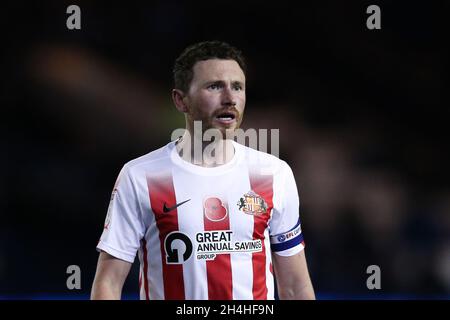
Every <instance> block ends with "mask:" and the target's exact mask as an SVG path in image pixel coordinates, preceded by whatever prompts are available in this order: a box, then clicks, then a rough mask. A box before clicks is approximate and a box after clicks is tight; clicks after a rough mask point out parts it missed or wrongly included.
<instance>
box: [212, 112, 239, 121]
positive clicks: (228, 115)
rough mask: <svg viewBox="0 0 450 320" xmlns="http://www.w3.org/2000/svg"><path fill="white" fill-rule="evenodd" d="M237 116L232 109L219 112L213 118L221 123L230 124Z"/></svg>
mask: <svg viewBox="0 0 450 320" xmlns="http://www.w3.org/2000/svg"><path fill="white" fill-rule="evenodd" d="M236 118H237V114H236V112H234V111H224V112H221V113H219V114H218V115H217V116H216V117H215V120H216V121H218V122H220V123H223V124H230V123H233V122H235V121H236Z"/></svg>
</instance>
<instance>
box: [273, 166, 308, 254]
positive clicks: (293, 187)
mask: <svg viewBox="0 0 450 320" xmlns="http://www.w3.org/2000/svg"><path fill="white" fill-rule="evenodd" d="M277 189H278V190H277ZM277 189H275V192H276V191H278V192H280V195H279V198H280V203H281V205H280V206H279V207H278V208H274V211H273V213H272V219H271V221H270V244H271V249H272V251H273V252H275V253H276V254H278V255H281V256H292V255H294V254H297V253H299V252H300V251H301V250H303V248H304V247H305V245H304V241H303V234H302V229H301V223H300V214H299V205H300V203H299V197H298V190H297V184H296V183H295V178H294V174H293V173H292V169H291V168H290V167H289V165H288V164H287V163H286V162H284V161H283V164H282V170H281V179H280V183H279V185H278V188H277Z"/></svg>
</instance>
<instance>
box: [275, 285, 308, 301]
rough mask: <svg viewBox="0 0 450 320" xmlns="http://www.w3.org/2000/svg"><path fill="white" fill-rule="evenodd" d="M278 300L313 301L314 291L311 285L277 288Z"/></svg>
mask: <svg viewBox="0 0 450 320" xmlns="http://www.w3.org/2000/svg"><path fill="white" fill-rule="evenodd" d="M278 296H279V298H280V300H315V299H316V296H315V294H314V289H313V286H312V284H311V283H308V284H305V285H297V286H285V287H281V286H278Z"/></svg>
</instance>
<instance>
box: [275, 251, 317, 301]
mask: <svg viewBox="0 0 450 320" xmlns="http://www.w3.org/2000/svg"><path fill="white" fill-rule="evenodd" d="M272 261H273V268H274V271H275V277H276V280H277V284H278V286H277V288H278V295H279V297H280V299H281V300H315V294H314V289H313V286H312V283H311V279H310V277H309V273H308V266H307V264H306V258H305V250H302V251H300V252H299V253H297V254H295V255H293V256H289V257H283V256H280V255H277V254H276V253H274V254H273V255H272Z"/></svg>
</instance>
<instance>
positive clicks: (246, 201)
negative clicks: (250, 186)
mask: <svg viewBox="0 0 450 320" xmlns="http://www.w3.org/2000/svg"><path fill="white" fill-rule="evenodd" d="M237 206H238V208H239V210H241V211H243V212H244V213H246V214H251V215H255V216H260V215H262V214H264V213H266V212H267V203H266V201H265V200H264V199H263V197H261V196H260V195H259V194H257V193H255V192H254V191H252V190H250V191H249V192H247V193H246V194H244V196H243V197H242V198H240V199H239V202H238V203H237Z"/></svg>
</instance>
